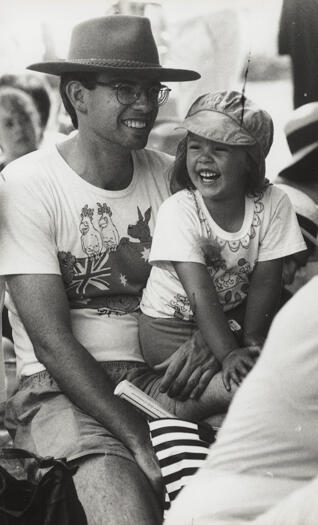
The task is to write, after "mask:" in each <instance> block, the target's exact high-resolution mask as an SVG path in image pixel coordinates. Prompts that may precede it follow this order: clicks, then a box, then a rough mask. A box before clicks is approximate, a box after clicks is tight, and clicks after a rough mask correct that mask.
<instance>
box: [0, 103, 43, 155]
mask: <svg viewBox="0 0 318 525" xmlns="http://www.w3.org/2000/svg"><path fill="white" fill-rule="evenodd" d="M34 111H36V110H35V109H34ZM39 138H40V124H39V116H38V115H37V114H36V113H35V114H33V111H31V110H28V108H21V106H16V105H15V103H14V101H12V102H10V103H6V104H2V103H0V146H1V149H2V151H3V153H4V156H5V160H6V162H9V161H11V160H14V159H17V158H19V157H21V156H22V155H25V154H26V153H29V152H31V151H34V150H36V149H37V148H38V143H39Z"/></svg>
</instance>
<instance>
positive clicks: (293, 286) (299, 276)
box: [276, 184, 318, 304]
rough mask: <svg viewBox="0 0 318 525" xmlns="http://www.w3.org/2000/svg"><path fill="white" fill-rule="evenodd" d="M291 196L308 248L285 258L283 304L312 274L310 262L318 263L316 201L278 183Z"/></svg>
mask: <svg viewBox="0 0 318 525" xmlns="http://www.w3.org/2000/svg"><path fill="white" fill-rule="evenodd" d="M276 187H277V188H279V189H281V190H283V191H284V192H285V193H286V194H287V195H288V197H289V200H290V201H291V203H292V205H293V208H294V210H295V212H296V217H297V220H298V224H299V226H300V229H301V231H302V234H303V237H304V240H305V243H306V247H307V248H306V250H304V251H302V252H298V253H294V254H293V255H290V256H289V257H286V258H285V259H284V264H283V285H284V286H283V294H282V304H283V303H285V302H286V301H287V300H288V299H290V297H292V295H293V294H294V293H295V292H296V291H297V290H298V289H299V288H300V287H301V286H303V285H304V284H306V282H307V281H309V279H310V277H311V275H307V272H306V270H307V265H308V263H313V262H314V263H315V264H316V265H317V252H318V239H317V233H318V208H317V206H316V204H315V202H314V201H313V200H312V199H311V198H310V197H309V196H308V195H306V193H304V192H303V191H301V190H298V189H297V188H294V187H293V186H288V185H287V184H276Z"/></svg>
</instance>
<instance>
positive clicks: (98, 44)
mask: <svg viewBox="0 0 318 525" xmlns="http://www.w3.org/2000/svg"><path fill="white" fill-rule="evenodd" d="M28 69H31V70H33V71H40V72H41V73H48V74H50V75H61V74H63V73H71V72H95V73H97V72H103V71H111V72H120V73H121V75H122V74H123V73H127V74H134V75H141V76H143V77H146V78H150V79H154V80H158V81H167V82H179V81H185V80H197V79H198V78H200V74H199V73H197V72H196V71H192V70H187V69H175V68H166V67H162V66H161V65H160V63H159V55H158V49H157V46H156V43H155V40H154V37H153V34H152V31H151V25H150V20H149V19H148V18H145V17H141V16H126V15H113V16H104V17H99V18H92V19H90V20H86V21H85V22H81V23H80V24H78V25H76V26H75V27H74V29H73V32H72V36H71V43H70V49H69V53H68V56H67V58H66V59H59V60H50V61H46V62H38V63H36V64H31V65H30V66H29V67H28Z"/></svg>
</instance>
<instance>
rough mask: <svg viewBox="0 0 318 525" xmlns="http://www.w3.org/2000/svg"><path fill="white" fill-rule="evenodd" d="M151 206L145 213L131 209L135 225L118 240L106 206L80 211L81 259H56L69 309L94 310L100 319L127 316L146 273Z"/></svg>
mask: <svg viewBox="0 0 318 525" xmlns="http://www.w3.org/2000/svg"><path fill="white" fill-rule="evenodd" d="M150 218H151V207H150V208H148V209H147V210H146V211H145V212H144V213H142V211H141V210H140V208H139V207H137V208H136V221H135V222H134V223H133V224H128V225H127V235H128V236H129V237H121V238H120V236H119V233H118V229H117V227H116V224H115V222H114V220H113V217H112V210H111V208H110V207H109V206H108V205H107V203H106V202H103V203H101V202H97V203H96V208H90V207H89V206H88V204H85V206H84V207H83V208H82V210H81V214H80V221H79V235H80V242H81V248H82V252H83V257H76V256H75V255H73V254H72V253H71V251H68V252H65V251H61V252H59V254H58V257H59V263H60V268H61V273H62V278H63V281H64V285H65V289H66V292H67V296H68V299H69V302H70V306H71V308H94V309H97V310H98V313H99V314H100V315H110V314H111V313H113V314H114V313H115V314H118V315H121V314H123V313H127V312H132V311H134V310H136V309H138V307H139V302H140V296H141V292H142V289H143V288H144V286H145V284H146V281H147V278H148V276H149V273H150V265H149V263H148V258H149V252H150V247H151V241H152V237H151V232H150V228H149V221H150Z"/></svg>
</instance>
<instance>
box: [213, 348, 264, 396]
mask: <svg viewBox="0 0 318 525" xmlns="http://www.w3.org/2000/svg"><path fill="white" fill-rule="evenodd" d="M259 352H260V347H258V346H250V347H245V348H237V349H235V350H233V351H232V352H230V353H229V354H228V355H227V356H226V357H225V358H224V359H223V362H222V379H223V383H224V386H225V388H226V390H227V391H230V390H231V382H233V383H234V384H235V385H237V386H239V385H240V383H241V382H242V380H243V379H244V377H245V376H247V374H248V373H249V371H250V370H251V368H253V366H254V364H255V361H256V359H257V358H258V356H259Z"/></svg>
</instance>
